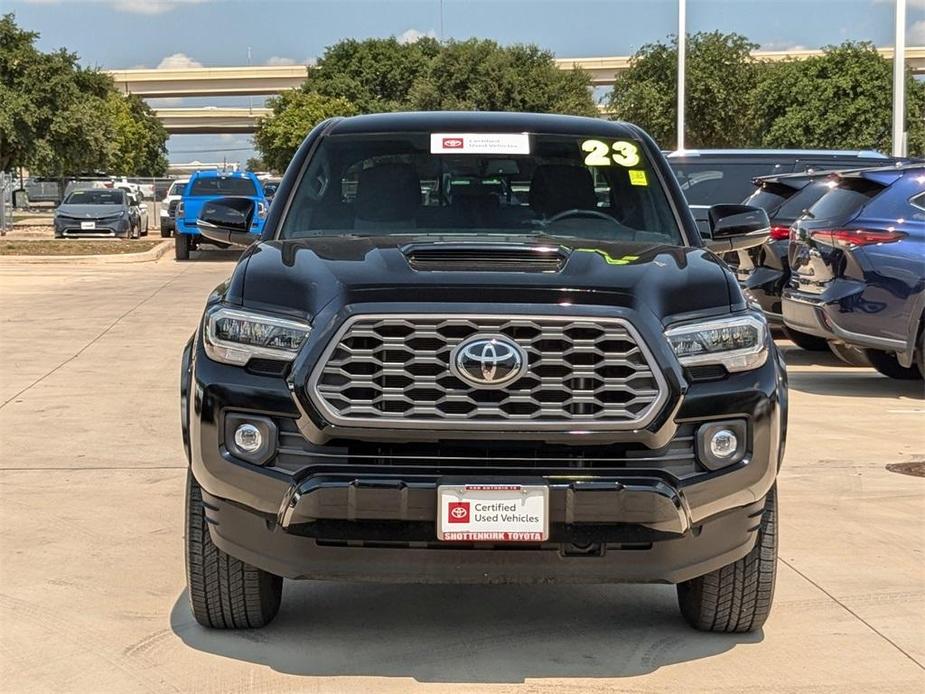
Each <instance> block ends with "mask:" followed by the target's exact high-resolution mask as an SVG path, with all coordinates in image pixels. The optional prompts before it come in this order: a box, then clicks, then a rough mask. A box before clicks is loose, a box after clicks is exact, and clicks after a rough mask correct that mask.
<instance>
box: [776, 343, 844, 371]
mask: <svg viewBox="0 0 925 694" xmlns="http://www.w3.org/2000/svg"><path fill="white" fill-rule="evenodd" d="M788 345H789V343H788ZM788 345H782V344H780V343H778V345H777V348H778V349H779V350H780V351H781V352H782V353H783V355H784V361H785V362H786V363H787V366H834V367H836V368H841V369H855V368H859V367H855V366H849V365H848V364H846V363H845V362H843V361H842V360H841V359H839V358H838V357H836V356H835V355H834V354H832V352H831V351H829V350H828V349H826V350H825V351H818V352H813V351H810V350H808V349H800V348H799V347H791V346H788Z"/></svg>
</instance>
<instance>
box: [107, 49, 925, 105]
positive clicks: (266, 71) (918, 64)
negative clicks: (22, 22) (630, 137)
mask: <svg viewBox="0 0 925 694" xmlns="http://www.w3.org/2000/svg"><path fill="white" fill-rule="evenodd" d="M878 50H879V51H880V53H881V54H882V55H883V56H885V57H886V58H892V57H893V49H892V48H880V49H878ZM821 54H822V51H821V50H799V51H755V53H753V54H752V55H753V56H754V57H755V59H756V60H771V61H779V60H787V59H790V58H793V59H796V60H800V59H804V58H809V57H811V56H815V55H821ZM906 62H907V63H908V64H909V65H910V67H911V68H912V71H913V73H915V74H917V75H925V46H913V47H909V48H907V49H906ZM629 63H630V56H616V57H604V58H556V65H558V67H559V68H560V69H563V70H571V69H572V68H574V67H580V68H582V69H584V70H587V71H588V72H589V73H590V74H591V80H592V82H593V83H594V84H595V85H596V86H608V85H612V84H613V83H614V80H615V79H616V76H617V75H618V74H620V72H622V71H624V70H626V69H627V68H628V67H629ZM108 72H109V74H110V75H111V76H112V78H113V80H114V81H115V83H116V86H117V87H118V88H119V89H120V90H121V91H123V92H125V93H126V94H128V93H132V94H137V95H138V96H141V97H144V98H146V99H155V98H164V97H184V96H249V95H253V96H261V95H267V94H279V93H280V92H282V91H284V90H286V89H292V88H293V87H298V86H299V85H300V84H302V82H304V81H305V79H306V77H307V75H308V72H307V68H306V67H305V66H304V65H263V66H252V67H192V68H176V69H157V68H141V69H132V70H109V71H108Z"/></svg>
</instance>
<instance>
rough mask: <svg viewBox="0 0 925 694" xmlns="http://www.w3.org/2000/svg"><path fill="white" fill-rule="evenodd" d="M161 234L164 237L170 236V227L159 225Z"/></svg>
mask: <svg viewBox="0 0 925 694" xmlns="http://www.w3.org/2000/svg"><path fill="white" fill-rule="evenodd" d="M161 236H163V237H164V238H165V239H169V238H170V227H163V226H162V227H161Z"/></svg>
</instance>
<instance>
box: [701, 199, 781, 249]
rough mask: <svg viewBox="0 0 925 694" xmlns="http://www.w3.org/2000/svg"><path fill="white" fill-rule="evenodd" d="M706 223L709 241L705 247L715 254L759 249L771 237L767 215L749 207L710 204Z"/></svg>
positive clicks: (758, 208) (758, 209) (760, 210)
mask: <svg viewBox="0 0 925 694" xmlns="http://www.w3.org/2000/svg"><path fill="white" fill-rule="evenodd" d="M709 221H710V232H711V238H709V239H706V245H707V248H709V249H710V250H711V251H714V252H716V253H726V252H728V251H741V250H744V249H746V248H753V247H754V246H760V245H761V244H762V243H764V242H765V241H767V240H768V236H769V235H770V234H771V222H770V221H769V220H768V213H767V212H765V211H764V210H762V209H761V208H760V207H752V206H751V205H713V206H712V207H711V208H710V210H709Z"/></svg>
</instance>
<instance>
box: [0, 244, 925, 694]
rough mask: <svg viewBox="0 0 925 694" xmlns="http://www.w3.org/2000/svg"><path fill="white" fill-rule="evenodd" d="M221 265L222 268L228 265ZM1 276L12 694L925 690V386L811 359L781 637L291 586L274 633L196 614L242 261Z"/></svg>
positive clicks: (495, 597) (802, 403)
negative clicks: (206, 428)
mask: <svg viewBox="0 0 925 694" xmlns="http://www.w3.org/2000/svg"><path fill="white" fill-rule="evenodd" d="M204 255H205V254H204ZM208 255H209V256H210V258H211V260H209V261H206V262H203V261H197V262H191V263H186V264H177V263H175V262H174V261H173V260H169V259H166V258H165V259H162V260H161V261H159V262H157V263H146V264H139V265H124V266H90V265H74V266H66V265H16V266H9V265H7V266H4V267H2V268H0V350H2V356H3V367H2V376H0V450H2V451H3V455H2V457H0V691H2V692H13V693H16V694H19V693H20V692H50V691H54V692H128V691H131V692H135V691H145V692H191V691H196V692H257V691H259V692H277V691H279V692H297V691H298V692H376V693H378V692H405V691H430V692H446V691H451V692H475V691H490V692H531V693H535V692H557V693H560V692H579V691H581V692H585V691H587V692H623V691H627V692H629V691H632V692H637V691H665V692H673V693H676V692H681V691H683V692H716V691H729V692H743V691H746V692H757V691H767V692H798V691H799V692H806V691H812V692H822V691H825V692H828V691H832V692H867V693H869V692H920V691H923V690H925V479H923V478H916V477H910V476H906V475H899V474H896V473H892V472H888V471H887V470H886V469H885V466H886V465H887V464H889V463H895V462H903V461H912V460H925V402H923V400H922V384H921V382H919V383H900V382H895V381H890V380H888V379H886V378H883V377H881V376H878V375H877V374H875V373H874V372H873V371H872V370H870V369H853V368H848V367H842V366H840V365H839V364H838V363H837V362H836V361H835V360H834V358H832V357H830V356H828V355H825V354H823V355H819V354H811V353H808V352H803V351H800V350H797V349H795V348H793V347H792V346H790V345H789V343H784V344H785V345H786V356H787V359H788V362H789V363H790V365H791V367H790V378H791V420H790V429H791V430H790V438H789V442H788V447H787V457H786V460H785V463H784V469H783V473H782V475H781V479H780V503H781V512H780V515H781V521H782V529H781V559H782V563H781V566H780V576H779V583H778V588H777V596H776V601H775V607H774V611H773V613H772V615H771V618H770V620H769V621H768V623H767V625H766V627H765V628H764V630H763V632H760V633H758V634H753V635H743V636H721V635H710V634H700V633H697V632H694V631H691V630H689V629H688V628H687V627H686V626H685V625H684V624H683V622H682V620H681V618H680V616H679V614H678V611H677V606H676V603H675V597H674V589H673V588H672V587H669V586H605V587H597V586H591V587H574V586H570V587H556V586H540V587H507V586H491V587H480V586H467V587H458V586H423V587H422V586H376V585H338V584H332V583H298V584H297V583H287V585H286V588H285V592H284V601H283V608H282V611H281V613H280V616H279V617H278V618H277V620H276V622H274V623H273V624H272V625H271V626H270V627H268V628H266V629H264V630H261V631H253V632H240V633H220V632H208V631H205V630H203V629H201V628H200V627H198V626H197V625H195V624H194V623H193V621H192V617H191V615H190V613H189V609H188V607H187V605H186V597H185V594H184V584H185V581H184V575H183V541H182V537H183V527H182V520H183V485H184V478H185V474H186V473H185V463H184V459H183V453H182V448H181V445H180V437H179V430H178V422H177V418H178V414H177V397H176V393H177V381H178V359H179V354H180V349H181V347H182V344H183V342H184V341H185V340H186V338H187V337H188V335H189V334H190V333H191V332H192V330H193V327H194V326H195V324H196V321H197V319H198V318H199V315H200V311H201V309H202V305H203V303H204V301H205V298H206V295H207V294H208V292H209V290H210V289H211V288H212V287H214V286H215V285H216V284H218V283H219V282H220V281H221V280H222V279H224V278H225V277H226V276H227V274H228V272H229V271H230V269H231V260H230V259H231V258H233V254H228V253H212V254H208Z"/></svg>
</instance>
